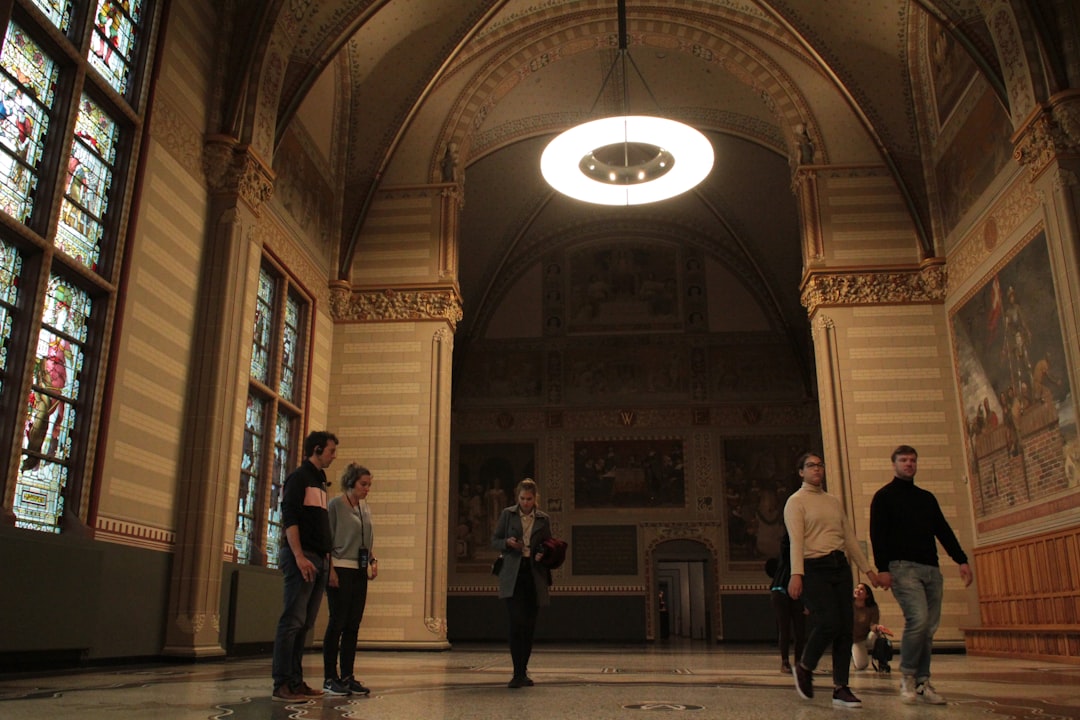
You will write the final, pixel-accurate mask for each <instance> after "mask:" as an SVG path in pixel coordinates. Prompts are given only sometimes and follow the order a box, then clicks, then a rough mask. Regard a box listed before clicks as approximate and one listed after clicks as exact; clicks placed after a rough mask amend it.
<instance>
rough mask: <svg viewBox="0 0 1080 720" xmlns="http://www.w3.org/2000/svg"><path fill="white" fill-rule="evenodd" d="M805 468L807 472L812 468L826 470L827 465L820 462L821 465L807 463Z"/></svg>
mask: <svg viewBox="0 0 1080 720" xmlns="http://www.w3.org/2000/svg"><path fill="white" fill-rule="evenodd" d="M803 468H804V469H807V470H809V469H810V468H822V469H824V468H825V463H823V462H819V463H814V462H810V463H805V464H804V465H803Z"/></svg>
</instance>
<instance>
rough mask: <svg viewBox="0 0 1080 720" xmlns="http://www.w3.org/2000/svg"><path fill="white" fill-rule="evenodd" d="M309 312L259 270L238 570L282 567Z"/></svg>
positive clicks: (274, 275)
mask: <svg viewBox="0 0 1080 720" xmlns="http://www.w3.org/2000/svg"><path fill="white" fill-rule="evenodd" d="M308 309H309V304H308V302H307V300H305V298H304V296H303V295H302V294H301V293H300V291H299V288H297V287H296V286H295V285H294V284H293V283H292V282H291V281H290V280H289V279H288V277H287V276H286V275H285V273H283V272H281V271H280V270H279V269H278V268H276V267H275V266H274V265H273V264H271V263H270V261H267V262H266V264H264V265H263V267H262V268H260V270H259V289H258V293H257V295H256V300H255V327H254V333H253V337H252V342H251V368H250V376H251V381H250V383H249V386H248V399H247V413H246V420H245V422H244V455H243V458H242V459H241V464H240V495H239V499H238V504H237V510H236V535H235V537H234V540H233V543H234V545H235V546H236V559H237V561H238V562H240V563H244V564H251V565H262V564H265V565H267V566H268V567H277V563H278V549H279V548H280V546H281V543H282V541H283V539H284V538H283V537H282V529H281V490H282V487H283V485H284V484H285V477H286V476H287V475H288V473H289V471H290V470H292V468H293V466H295V465H296V464H297V462H298V461H299V459H300V458H299V438H298V434H299V432H300V419H301V416H302V412H303V409H302V408H301V407H300V405H299V404H298V403H299V402H300V400H299V397H300V396H301V394H300V393H299V392H298V389H297V376H298V374H299V372H300V369H301V367H302V364H301V361H302V359H303V358H305V357H306V355H307V353H306V342H305V341H304V323H305V320H306V318H307V315H308Z"/></svg>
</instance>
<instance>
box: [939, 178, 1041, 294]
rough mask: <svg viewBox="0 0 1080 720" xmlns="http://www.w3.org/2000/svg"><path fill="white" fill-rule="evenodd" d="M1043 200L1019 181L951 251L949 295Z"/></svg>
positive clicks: (1025, 183) (1033, 190)
mask: <svg viewBox="0 0 1080 720" xmlns="http://www.w3.org/2000/svg"><path fill="white" fill-rule="evenodd" d="M1041 204H1042V201H1041V200H1040V198H1039V194H1038V192H1037V191H1036V190H1035V189H1034V188H1033V187H1032V185H1031V183H1029V182H1025V181H1023V180H1019V181H1018V182H1015V183H1014V184H1013V186H1012V187H1011V188H1010V189H1009V191H1008V193H1006V194H1005V195H1004V197H1002V199H1001V200H1000V201H999V202H997V203H995V204H994V206H993V208H991V210H990V212H989V213H988V214H987V216H986V218H985V219H984V220H983V221H981V222H980V223H979V224H978V225H976V226H975V227H974V228H972V230H971V232H969V233H968V234H967V236H966V237H965V238H964V239H963V240H962V241H961V242H960V243H958V244H957V246H956V249H955V250H953V252H951V253H950V254H949V294H952V293H953V292H954V291H956V290H957V289H958V288H959V287H960V286H961V285H963V284H964V283H965V282H966V281H967V280H968V278H969V277H971V276H972V274H973V273H975V271H976V270H977V269H978V268H979V266H980V265H981V264H982V263H983V262H984V261H985V260H986V259H987V258H988V257H990V256H991V255H992V254H993V253H995V252H996V251H997V248H998V246H999V245H1000V244H1001V243H1002V242H1003V241H1004V240H1005V239H1007V238H1008V237H1010V236H1011V235H1012V234H1013V233H1014V232H1016V230H1017V228H1019V227H1021V226H1022V225H1023V224H1024V223H1025V222H1026V221H1027V219H1028V218H1029V217H1031V215H1032V213H1035V212H1036V211H1038V209H1039V207H1040V205H1041Z"/></svg>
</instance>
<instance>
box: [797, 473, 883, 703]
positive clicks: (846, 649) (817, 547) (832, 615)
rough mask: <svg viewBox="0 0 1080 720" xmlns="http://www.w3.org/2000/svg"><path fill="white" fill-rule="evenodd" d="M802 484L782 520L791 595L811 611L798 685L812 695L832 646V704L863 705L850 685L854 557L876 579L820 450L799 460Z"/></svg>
mask: <svg viewBox="0 0 1080 720" xmlns="http://www.w3.org/2000/svg"><path fill="white" fill-rule="evenodd" d="M797 467H798V471H799V477H801V478H802V481H803V482H802V487H800V488H799V489H798V490H797V491H796V492H795V493H794V494H793V495H792V496H791V497H790V498H788V501H787V504H786V505H784V524H785V525H786V526H787V531H788V536H789V537H790V539H791V580H790V581H788V595H790V596H791V598H792V599H793V600H799V599H800V598H801V599H802V601H803V605H805V606H806V609H807V611H809V613H810V635H809V637H808V638H807V639H806V649H805V650H803V654H802V657H801V658H799V661H798V662H796V663H795V666H794V668H793V672H792V674H793V675H794V676H795V689H796V690H797V691H798V693H799V696H800V697H802V698H803V699H804V700H809V699H811V698H813V697H814V684H813V673H814V669H815V668H816V667H817V664H818V661H819V660H820V659H821V656H822V655H823V654H824V653H825V650H826V649H827V648H828V647H829V646H830V645H831V646H832V663H833V667H832V674H833V705H836V706H838V707H848V708H858V707H862V701H861V700H859V698H857V697H855V694H854V693H852V692H851V688H849V687H848V678H849V676H850V672H851V630H852V625H853V623H854V618H853V610H852V603H851V596H852V592H853V590H854V588H853V587H852V579H851V565H850V563H849V559H850V560H853V561H854V562H855V564H856V565H858V567H859V569H860V570H862V571H863V572H865V573H866V574H867V575H868V576H869V577H870V581H871V582H873V583H876V582H877V575H876V574H875V572H874V569H873V568H872V567H871V566H870V563H869V561H867V559H866V555H865V554H864V553H863V551H862V548H861V547H859V541H858V539H857V538H856V537H855V531H854V530H853V529H852V527H851V524H850V523H849V522H848V519H847V515H845V514H844V507H843V505H841V504H840V500H839V499H837V498H835V497H833V496H832V495H829V494H828V493H826V492H825V488H824V487H823V486H822V485H823V483H824V481H825V463H824V461H823V460H822V459H821V457H820V456H819V455H816V454H814V453H804V454H803V455H802V457H800V458H799V460H798V463H797Z"/></svg>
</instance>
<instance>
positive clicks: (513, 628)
mask: <svg viewBox="0 0 1080 720" xmlns="http://www.w3.org/2000/svg"><path fill="white" fill-rule="evenodd" d="M506 609H507V611H508V612H509V616H510V659H511V660H513V662H514V677H516V678H523V677H525V675H526V674H527V672H528V669H529V657H530V656H531V655H532V648H533V635H534V634H535V633H536V616H537V615H538V614H539V612H540V608H539V606H538V605H537V602H536V580H535V579H534V578H533V574H532V563H531V562H530V560H529V559H528V558H521V567H520V568H518V574H517V580H516V581H515V583H514V595H513V597H509V598H507V599H506Z"/></svg>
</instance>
